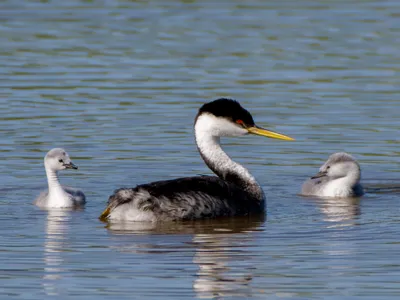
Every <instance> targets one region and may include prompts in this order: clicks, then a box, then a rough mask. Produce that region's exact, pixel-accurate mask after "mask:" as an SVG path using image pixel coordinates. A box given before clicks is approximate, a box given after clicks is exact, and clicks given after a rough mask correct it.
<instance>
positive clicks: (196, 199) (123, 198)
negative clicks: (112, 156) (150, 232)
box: [100, 99, 293, 222]
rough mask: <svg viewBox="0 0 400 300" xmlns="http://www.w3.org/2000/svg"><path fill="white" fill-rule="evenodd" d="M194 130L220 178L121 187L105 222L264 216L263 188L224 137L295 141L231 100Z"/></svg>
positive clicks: (204, 113) (201, 116)
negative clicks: (266, 126) (233, 157)
mask: <svg viewBox="0 0 400 300" xmlns="http://www.w3.org/2000/svg"><path fill="white" fill-rule="evenodd" d="M194 131H195V137H196V144H197V148H198V150H199V152H200V155H201V157H202V158H203V160H204V161H205V163H206V164H207V166H208V167H209V168H210V169H211V170H212V171H213V172H214V173H215V174H216V175H218V177H215V176H197V177H185V178H178V179H173V180H166V181H157V182H152V183H148V184H143V185H138V186H137V187H135V188H121V189H118V190H116V191H115V192H114V194H113V195H112V196H110V198H109V200H108V206H107V208H106V209H105V210H104V212H103V213H102V215H101V216H100V219H101V220H107V219H108V220H111V221H113V220H115V221H150V222H155V221H171V220H193V219H204V218H214V217H219V216H240V215H242V216H243V215H249V214H256V213H262V212H264V211H265V196H264V192H263V190H262V189H261V187H260V185H259V184H258V183H257V181H256V179H255V178H254V177H253V176H252V175H251V174H250V173H249V171H248V170H247V169H246V168H244V167H243V166H241V165H240V164H238V163H236V162H234V161H232V160H231V159H230V157H229V156H228V155H227V154H226V153H225V152H224V151H223V150H222V149H221V147H220V143H219V142H220V137H221V136H242V135H245V134H248V133H252V134H256V135H261V136H265V137H270V138H276V139H282V140H288V141H290V140H293V139H292V138H290V137H288V136H285V135H282V134H279V133H275V132H272V131H268V130H266V129H263V128H261V127H258V126H256V125H255V124H254V121H253V117H252V116H251V114H250V113H249V112H248V111H247V110H245V109H244V108H243V107H242V106H241V105H240V104H239V102H237V101H235V100H231V99H218V100H215V101H212V102H209V103H206V104H204V105H203V106H202V107H201V108H200V110H199V112H198V114H197V116H196V119H195V124H194Z"/></svg>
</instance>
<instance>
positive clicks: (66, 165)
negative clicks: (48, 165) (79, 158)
mask: <svg viewBox="0 0 400 300" xmlns="http://www.w3.org/2000/svg"><path fill="white" fill-rule="evenodd" d="M64 167H65V168H66V169H75V170H77V169H78V166H76V165H74V163H73V162H72V161H71V162H69V163H68V164H64Z"/></svg>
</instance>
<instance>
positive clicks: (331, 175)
mask: <svg viewBox="0 0 400 300" xmlns="http://www.w3.org/2000/svg"><path fill="white" fill-rule="evenodd" d="M360 179H361V169H360V166H359V164H358V163H357V161H356V160H355V159H354V157H352V156H351V155H350V154H347V153H345V152H338V153H334V154H332V155H331V156H330V157H329V158H328V160H327V161H326V162H325V163H324V164H323V165H322V166H321V168H320V169H319V172H318V174H317V175H315V176H313V177H311V178H310V179H308V180H307V181H306V182H304V184H303V186H302V190H301V193H302V194H303V195H309V196H318V197H335V198H348V197H359V196H362V195H363V194H364V191H363V187H362V186H361V184H360Z"/></svg>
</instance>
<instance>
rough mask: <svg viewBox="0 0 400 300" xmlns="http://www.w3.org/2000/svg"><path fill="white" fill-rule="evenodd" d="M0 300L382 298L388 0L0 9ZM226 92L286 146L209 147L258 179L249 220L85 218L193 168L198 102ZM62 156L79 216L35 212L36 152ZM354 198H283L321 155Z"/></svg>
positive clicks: (395, 55) (394, 226) (394, 276)
mask: <svg viewBox="0 0 400 300" xmlns="http://www.w3.org/2000/svg"><path fill="white" fill-rule="evenodd" d="M0 8H1V15H0V26H1V27H0V43H1V45H2V46H1V49H0V62H1V68H0V87H1V89H0V111H1V112H2V114H1V118H0V135H1V139H0V152H1V157H2V163H1V164H0V179H1V182H2V185H1V187H0V191H1V193H0V195H1V198H0V207H1V210H2V214H1V216H0V220H1V221H2V226H1V228H0V245H1V246H0V261H1V264H0V282H1V284H0V286H1V289H0V296H1V298H5V299H6V298H7V299H10V298H18V299H44V298H50V297H54V296H58V297H60V299H67V298H75V299H98V298H100V299H115V298H118V299H132V298H133V299H144V298H146V299H155V298H157V299H190V298H196V297H198V298H218V299H220V298H224V297H235V298H237V299H244V298H247V299H252V298H267V297H268V298H270V299H357V298H363V299H365V298H369V299H397V298H398V296H399V294H400V264H399V261H400V257H399V253H400V239H399V234H398V232H399V231H400V218H399V215H400V214H399V213H400V209H399V207H400V206H399V204H398V201H399V190H400V180H399V178H400V176H399V175H400V173H399V169H400V168H399V163H400V159H399V154H400V151H399V144H400V143H399V139H398V133H399V129H400V102H399V94H400V88H399V86H400V85H399V82H400V76H399V71H400V54H399V53H400V52H399V47H400V42H399V34H400V23H399V22H398V19H399V16H400V15H399V9H400V4H399V2H398V1H373V0H371V1H361V0H358V1H351V2H348V1H307V0H300V1H272V2H271V1H270V2H265V1H252V2H251V3H250V2H249V3H247V2H246V3H244V2H243V1H225V2H220V3H214V2H209V1H176V0H175V1H172V0H171V1H145V2H143V1H117V0H108V1H101V3H100V2H97V1H76V0H72V1H58V0H55V1H28V0H22V1H11V0H8V1H3V2H2V3H1V4H0ZM218 97H233V98H236V99H238V100H240V102H241V103H242V104H243V105H244V106H245V107H246V108H247V109H249V110H250V111H251V112H252V113H253V115H254V118H255V120H256V122H257V123H258V124H259V125H261V126H264V127H268V128H270V129H272V130H276V131H280V132H282V133H285V134H288V135H290V136H293V137H295V138H296V142H283V141H276V140H267V139H263V138H261V137H254V136H249V137H244V138H240V139H239V138H232V139H225V140H224V141H223V143H224V147H225V149H226V151H227V152H228V153H229V154H230V155H231V156H232V157H233V158H235V159H236V160H237V161H238V162H240V163H243V164H244V165H246V166H247V167H248V168H249V169H250V170H251V172H252V173H253V174H254V175H255V176H256V178H257V179H258V180H259V182H260V183H261V184H262V185H263V187H264V190H265V192H266V194H267V198H268V200H267V202H268V213H267V216H266V218H265V219H264V218H261V219H234V220H232V219H222V220H217V221H204V222H189V223H182V224H180V223H179V224H167V225H165V224H162V225H157V226H153V225H149V224H131V225H129V226H128V225H118V224H117V225H112V226H107V224H104V223H101V222H100V221H99V220H98V219H97V217H98V215H99V214H100V213H101V211H102V210H103V209H104V207H105V203H106V201H107V199H108V196H109V195H110V194H111V193H112V191H113V190H114V189H115V188H118V187H122V186H134V185H135V184H139V183H145V182H149V181H154V180H161V179H170V178H175V177H180V176H190V175H193V174H210V171H209V170H208V169H207V168H206V167H205V165H204V163H203V162H202V161H201V159H200V157H199V155H198V153H197V152H196V147H195V145H194V139H193V129H192V126H193V119H194V116H195V114H196V112H197V109H198V108H199V106H200V105H201V104H202V103H204V102H206V101H210V100H213V99H216V98H218ZM53 147H65V148H66V149H67V151H68V152H69V153H70V155H71V157H72V159H73V160H74V162H75V163H76V164H77V165H78V166H79V170H78V171H65V172H63V174H62V175H61V176H62V177H61V180H62V182H63V183H64V184H67V185H71V186H74V187H80V188H82V189H83V190H84V191H85V193H86V195H87V197H88V205H87V207H86V209H85V210H83V211H76V212H68V211H64V212H60V211H50V212H47V211H41V210H39V209H38V208H36V207H34V206H33V205H32V201H33V200H34V198H35V197H36V196H37V195H38V194H39V192H40V191H41V190H42V189H44V188H46V180H45V173H44V169H43V157H44V155H45V153H46V152H47V151H48V150H50V149H51V148H53ZM336 151H347V152H350V153H351V154H353V155H354V156H355V157H356V158H357V159H358V160H359V162H360V164H361V166H362V171H363V182H364V184H365V185H366V187H367V189H368V191H369V193H368V194H367V195H366V196H365V197H364V198H362V199H356V200H346V199H345V200H340V201H323V200H316V199H309V198H304V197H300V196H298V195H297V193H298V192H299V190H300V186H301V183H302V182H303V181H304V180H305V179H306V178H307V177H309V176H310V175H312V174H314V173H315V172H316V171H317V169H318V167H319V165H320V164H322V162H323V161H324V160H325V159H326V158H327V157H328V156H329V155H330V154H332V153H333V152H336Z"/></svg>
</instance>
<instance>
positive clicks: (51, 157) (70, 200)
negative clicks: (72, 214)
mask: <svg viewBox="0 0 400 300" xmlns="http://www.w3.org/2000/svg"><path fill="white" fill-rule="evenodd" d="M44 166H45V170H46V175H47V182H48V186H49V189H48V190H46V191H44V192H42V193H41V194H40V195H39V196H38V197H37V198H36V200H35V201H34V204H35V205H37V206H40V207H45V208H67V207H79V206H83V205H84V204H85V202H86V197H85V194H84V193H83V192H82V191H80V190H77V189H74V188H71V187H66V186H62V185H61V184H60V182H59V181H58V171H60V170H64V169H78V167H77V166H76V165H74V164H73V163H72V161H71V159H70V157H69V155H68V153H67V152H66V151H65V150H64V149H62V148H54V149H51V150H50V151H49V152H48V153H47V154H46V156H45V157H44Z"/></svg>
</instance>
